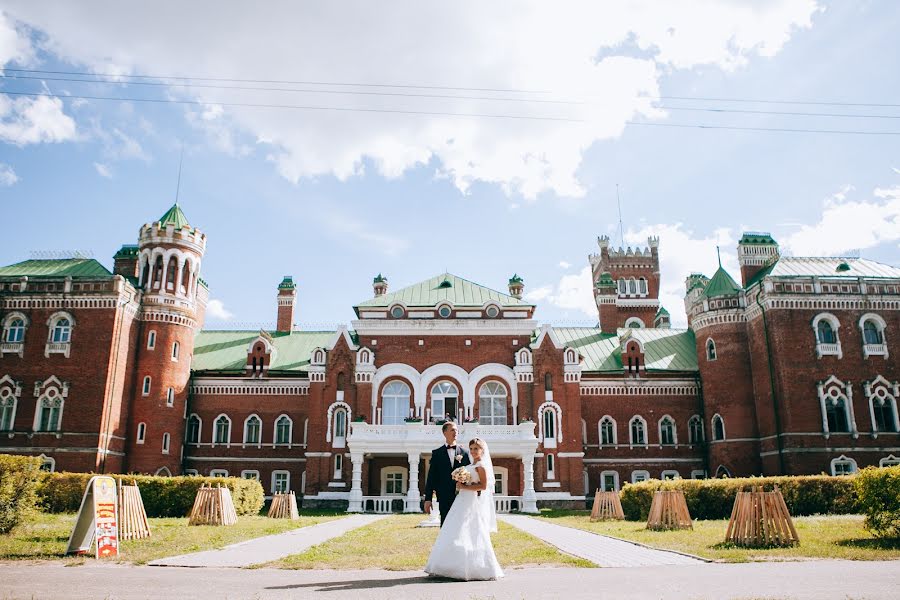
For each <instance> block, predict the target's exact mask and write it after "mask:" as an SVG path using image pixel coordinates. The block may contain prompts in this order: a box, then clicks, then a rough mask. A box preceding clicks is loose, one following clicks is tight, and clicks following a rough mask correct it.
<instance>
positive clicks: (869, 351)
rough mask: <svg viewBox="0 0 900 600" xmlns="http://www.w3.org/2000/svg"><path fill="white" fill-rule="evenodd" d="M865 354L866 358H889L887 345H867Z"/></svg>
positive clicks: (864, 347)
mask: <svg viewBox="0 0 900 600" xmlns="http://www.w3.org/2000/svg"><path fill="white" fill-rule="evenodd" d="M863 354H865V355H866V356H887V345H886V344H865V345H864V346H863Z"/></svg>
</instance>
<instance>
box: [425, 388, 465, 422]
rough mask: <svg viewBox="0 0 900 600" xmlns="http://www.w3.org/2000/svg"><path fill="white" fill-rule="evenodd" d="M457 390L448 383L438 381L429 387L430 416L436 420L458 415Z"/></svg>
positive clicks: (452, 417)
mask: <svg viewBox="0 0 900 600" xmlns="http://www.w3.org/2000/svg"><path fill="white" fill-rule="evenodd" d="M458 403H459V390H457V389H456V386H455V385H453V384H452V383H451V382H449V381H439V382H438V383H435V384H434V385H433V386H431V416H432V417H433V418H434V419H435V420H436V421H440V420H441V419H445V418H448V417H449V418H450V419H455V418H456V417H457V415H458V409H457V405H458Z"/></svg>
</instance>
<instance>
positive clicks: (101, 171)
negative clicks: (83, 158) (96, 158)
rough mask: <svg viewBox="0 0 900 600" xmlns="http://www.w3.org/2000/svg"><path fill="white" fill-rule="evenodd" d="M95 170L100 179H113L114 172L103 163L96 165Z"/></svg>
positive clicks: (96, 163)
mask: <svg viewBox="0 0 900 600" xmlns="http://www.w3.org/2000/svg"><path fill="white" fill-rule="evenodd" d="M94 168H95V169H96V170H97V174H98V175H100V177H106V178H107V179H112V176H113V175H112V171H110V170H109V166H107V165H104V164H103V163H98V162H95V163H94Z"/></svg>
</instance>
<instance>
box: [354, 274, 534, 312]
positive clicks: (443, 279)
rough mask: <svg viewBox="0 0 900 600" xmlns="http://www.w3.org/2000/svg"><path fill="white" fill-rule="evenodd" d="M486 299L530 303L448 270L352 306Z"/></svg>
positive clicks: (474, 302)
mask: <svg viewBox="0 0 900 600" xmlns="http://www.w3.org/2000/svg"><path fill="white" fill-rule="evenodd" d="M489 300H492V301H494V302H497V303H498V304H499V305H500V306H521V307H530V306H533V305H532V304H529V303H528V302H524V301H522V300H519V299H518V298H513V297H512V296H510V295H508V294H503V293H501V292H498V291H496V290H492V289H490V288H486V287H484V286H482V285H478V284H477V283H472V282H471V281H469V280H467V279H463V278H462V277H458V276H456V275H453V274H451V273H444V274H442V275H435V276H434V277H432V278H430V279H426V280H425V281H421V282H419V283H416V284H413V285H410V286H408V287H405V288H403V289H400V290H397V291H396V292H391V293H389V294H385V295H383V296H377V297H375V298H372V299H370V300H366V301H365V302H361V303H359V304H357V305H356V306H355V307H354V308H356V309H360V308H374V307H387V306H390V305H391V304H394V303H397V302H402V303H403V304H404V305H406V306H408V307H426V306H429V307H433V306H437V305H438V304H440V303H441V302H446V301H449V302H452V303H453V305H454V306H482V305H484V303H485V302H487V301H489Z"/></svg>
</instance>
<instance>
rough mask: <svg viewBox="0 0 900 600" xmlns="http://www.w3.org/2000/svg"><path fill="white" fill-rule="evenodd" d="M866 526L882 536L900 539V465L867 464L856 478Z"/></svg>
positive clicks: (857, 491)
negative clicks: (876, 465) (880, 465)
mask: <svg viewBox="0 0 900 600" xmlns="http://www.w3.org/2000/svg"><path fill="white" fill-rule="evenodd" d="M855 479H856V480H855V484H856V493H857V495H858V496H859V506H860V509H861V510H862V512H863V513H865V515H866V521H865V523H866V529H868V530H869V531H871V532H872V533H873V534H874V535H876V536H878V537H882V538H900V466H896V467H880V468H879V467H866V468H865V469H863V470H862V471H860V472H859V474H858V475H857V476H856V478H855Z"/></svg>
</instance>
